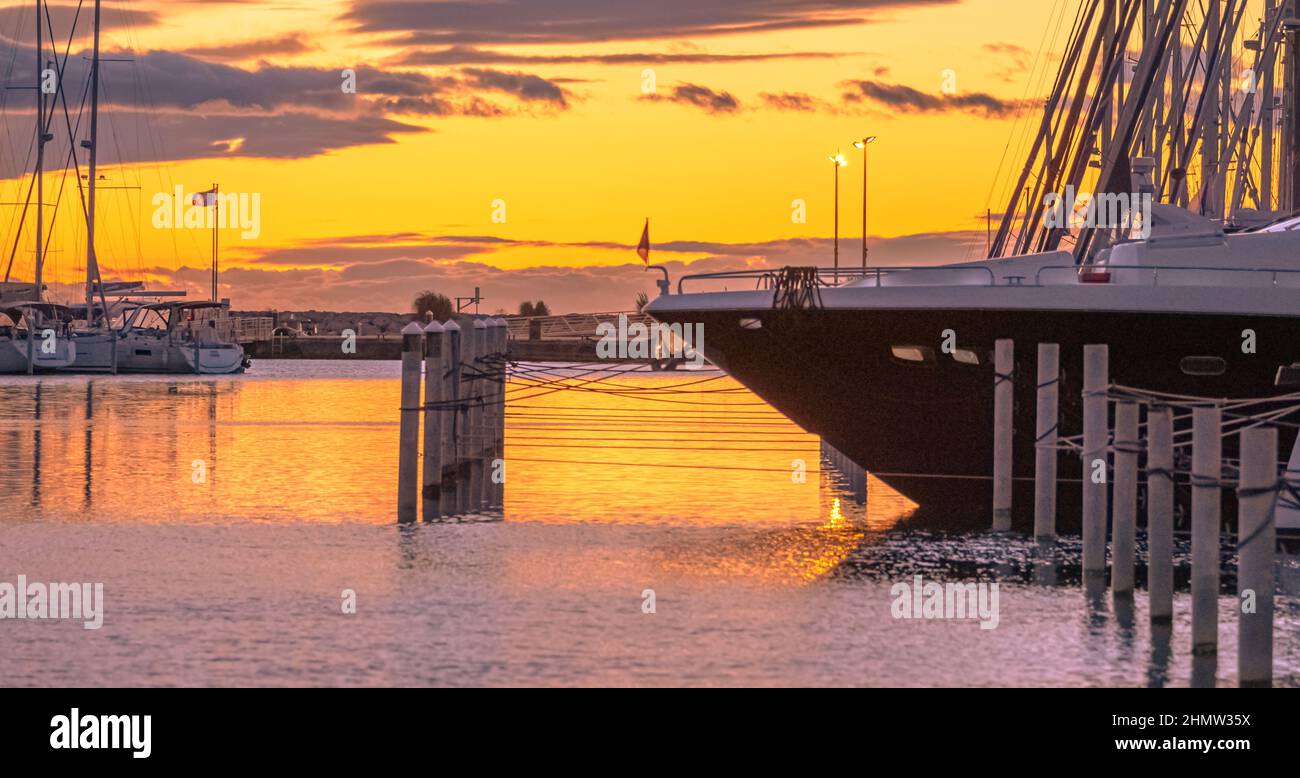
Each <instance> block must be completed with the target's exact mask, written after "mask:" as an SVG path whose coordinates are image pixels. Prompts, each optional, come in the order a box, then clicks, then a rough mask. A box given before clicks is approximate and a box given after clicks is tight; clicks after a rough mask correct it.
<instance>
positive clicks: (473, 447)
mask: <svg viewBox="0 0 1300 778" xmlns="http://www.w3.org/2000/svg"><path fill="white" fill-rule="evenodd" d="M470 332H471V333H473V334H472V336H471V337H472V339H473V341H474V356H473V358H472V359H467V360H465V361H466V363H467V364H469V365H471V366H472V370H471V375H472V376H473V379H474V380H473V383H472V384H471V386H472V387H473V389H471V392H470V396H471V398H472V404H471V405H470V409H469V425H468V428H467V429H468V432H469V442H470V448H469V451H470V460H469V501H470V505H469V507H470V510H473V511H477V510H480V509H482V507H483V480H484V479H483V464H484V463H483V449H484V445H483V438H484V434H483V432H484V426H483V403H484V402H485V401H486V399H487V382H486V381H485V380H484V379H483V371H484V369H485V368H486V367H487V363H485V362H484V361H483V357H484V356H485V355H486V354H487V324H485V323H484V322H483V320H482V319H475V320H474V325H473V326H472V327H471V328H470Z"/></svg>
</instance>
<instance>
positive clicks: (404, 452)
mask: <svg viewBox="0 0 1300 778" xmlns="http://www.w3.org/2000/svg"><path fill="white" fill-rule="evenodd" d="M423 357H424V330H423V329H421V327H420V325H419V324H416V323H415V322H411V323H410V324H408V325H406V326H405V327H403V328H402V425H401V433H400V436H399V437H400V443H399V445H400V448H399V449H398V452H397V520H398V521H399V522H403V523H405V522H410V521H415V513H416V504H417V500H418V499H419V483H420V360H421V359H422V358H423Z"/></svg>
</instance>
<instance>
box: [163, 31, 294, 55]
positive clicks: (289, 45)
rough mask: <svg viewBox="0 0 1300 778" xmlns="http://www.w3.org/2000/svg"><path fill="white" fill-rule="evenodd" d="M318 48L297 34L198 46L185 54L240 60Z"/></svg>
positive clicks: (187, 50)
mask: <svg viewBox="0 0 1300 778" xmlns="http://www.w3.org/2000/svg"><path fill="white" fill-rule="evenodd" d="M317 48H319V47H318V46H312V45H308V43H307V42H306V41H305V40H303V35H302V33H296V32H295V33H290V34H288V35H281V36H279V37H275V38H256V39H254V40H246V41H239V42H237V43H226V44H220V45H216V46H197V47H194V48H189V49H186V50H185V51H184V52H183V53H184V54H186V55H188V56H191V57H202V58H205V59H218V60H240V59H249V58H252V57H265V56H268V55H271V54H302V53H304V52H308V51H312V50H314V49H317Z"/></svg>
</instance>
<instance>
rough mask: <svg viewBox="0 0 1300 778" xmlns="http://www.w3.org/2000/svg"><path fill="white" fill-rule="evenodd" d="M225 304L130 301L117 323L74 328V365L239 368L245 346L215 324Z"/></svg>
mask: <svg viewBox="0 0 1300 778" xmlns="http://www.w3.org/2000/svg"><path fill="white" fill-rule="evenodd" d="M224 310H225V304H224V303H218V302H211V301H207V300H205V301H198V302H161V303H138V304H131V305H129V306H128V307H125V308H124V309H123V310H122V313H121V316H120V322H121V323H120V324H118V325H117V326H112V325H110V324H107V323H106V324H104V325H102V326H101V327H100V328H98V329H96V330H93V331H88V332H81V333H77V334H76V337H74V339H73V342H74V343H75V344H76V354H77V358H76V363H75V365H74V366H73V368H72V369H73V370H75V371H78V372H82V371H117V372H122V373H198V374H203V375H223V374H230V373H242V372H243V371H244V369H245V368H246V367H247V366H248V359H247V357H245V355H244V349H243V347H242V346H240V345H239V344H238V343H235V342H232V341H230V340H227V339H226V337H225V336H224V334H223V333H222V332H221V331H220V329H219V327H218V326H217V325H218V324H219V323H220V321H221V319H220V318H219V314H220V313H222V312H223V311H224Z"/></svg>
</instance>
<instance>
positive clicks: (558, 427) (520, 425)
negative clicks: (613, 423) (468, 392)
mask: <svg viewBox="0 0 1300 778" xmlns="http://www.w3.org/2000/svg"><path fill="white" fill-rule="evenodd" d="M506 429H507V430H527V431H529V432H632V430H629V429H625V428H621V427H571V426H568V423H567V422H566V423H564V424H548V423H546V422H537V421H534V422H515V423H513V424H507V425H506ZM653 431H654V432H674V433H680V432H686V433H699V432H702V431H703V430H699V429H696V428H694V427H658V426H656V427H655V428H654V430H653ZM716 432H717V433H718V434H726V435H811V434H812V433H810V432H804V431H802V430H790V431H778V430H747V429H740V430H716Z"/></svg>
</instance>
